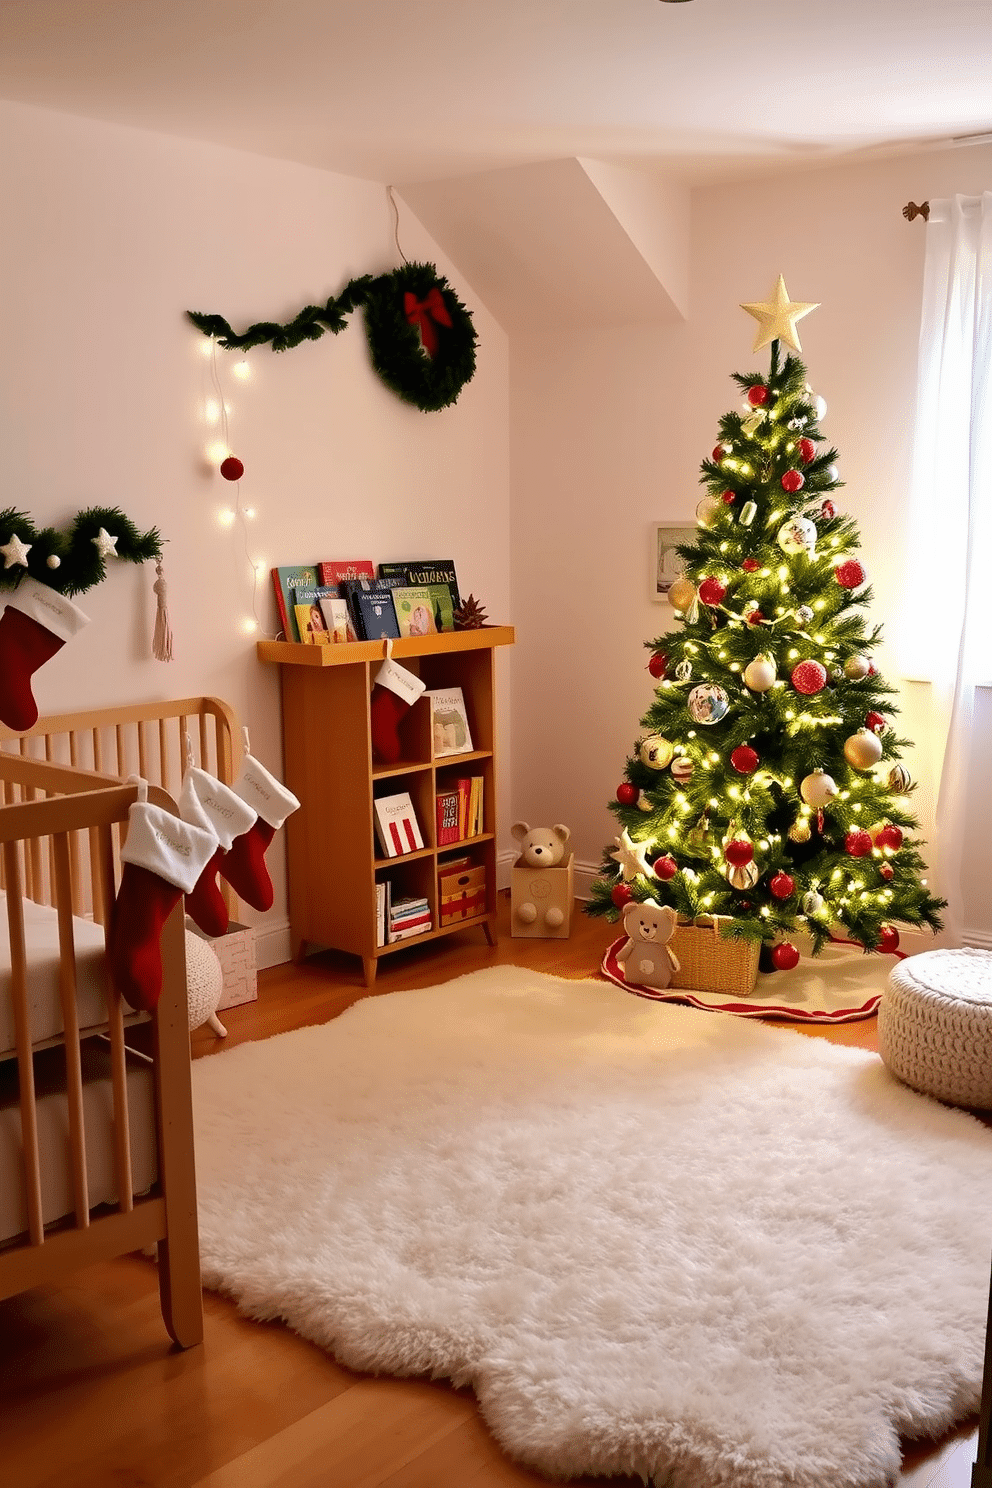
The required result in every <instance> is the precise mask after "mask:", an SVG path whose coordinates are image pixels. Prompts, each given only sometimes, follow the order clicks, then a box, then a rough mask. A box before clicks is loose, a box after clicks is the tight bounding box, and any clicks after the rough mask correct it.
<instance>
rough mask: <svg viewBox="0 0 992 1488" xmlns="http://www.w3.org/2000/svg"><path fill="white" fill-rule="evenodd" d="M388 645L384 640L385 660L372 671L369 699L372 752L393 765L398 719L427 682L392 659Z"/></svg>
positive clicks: (396, 756) (396, 755)
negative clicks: (373, 678) (372, 681)
mask: <svg viewBox="0 0 992 1488" xmlns="http://www.w3.org/2000/svg"><path fill="white" fill-rule="evenodd" d="M392 649H393V645H392V641H389V640H387V642H386V660H385V661H384V662H383V664H382V666H381V667H380V668H379V670H378V671H377V672H376V674H375V686H374V687H373V689H372V701H371V703H370V718H371V727H372V753H373V754H374V755H375V757H376V759H377V760H379V761H381V763H382V764H384V765H395V764H396V762H397V760H398V759H399V758H400V755H401V752H402V746H401V745H400V736H399V728H398V725H399V721H400V719H401V718H402V717H403V716H404V714H405V713H406V712H407V710H408V709H409V708H410V707H411V706H412V704H413V703H415V702H416V701H417V699H418V698H419V697H420V695H421V693H422V692H423V690H424V688H425V687H426V685H427V684H426V683H425V682H421V680H420V678H419V677H417V676H415V675H414V673H413V672H410V671H407V669H406V667H403V666H400V664H399V662H397V661H394V660H393V658H392Z"/></svg>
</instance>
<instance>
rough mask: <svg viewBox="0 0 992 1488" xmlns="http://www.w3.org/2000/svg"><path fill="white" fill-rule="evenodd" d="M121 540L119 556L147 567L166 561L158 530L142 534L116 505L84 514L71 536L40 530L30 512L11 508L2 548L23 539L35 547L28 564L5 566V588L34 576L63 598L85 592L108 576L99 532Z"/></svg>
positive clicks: (1, 533) (1, 528) (3, 521)
mask: <svg viewBox="0 0 992 1488" xmlns="http://www.w3.org/2000/svg"><path fill="white" fill-rule="evenodd" d="M101 528H102V529H103V530H104V532H106V533H108V534H109V536H111V537H116V539H117V546H116V549H115V556H116V557H117V558H120V559H123V560H124V561H125V562H126V563H146V562H147V561H148V560H149V559H150V558H161V556H162V539H161V537H160V535H159V532H158V528H157V527H153V528H152V529H151V531H150V532H139V531H138V529H137V527H135V525H134V523H133V522H132V521H131V520H130V519H129V518H128V517H126V516H125V514H124V513H123V512H122V511H121V510H120V508H119V507H116V506H90V507H87V508H86V510H85V511H81V512H80V513H79V514H78V515H77V516H76V518H75V519H74V521H73V523H72V525H71V526H70V527H69V529H68V531H67V532H58V531H56V529H55V528H54V527H44V528H38V527H36V526H35V525H34V523H33V522H32V520H31V518H30V517H29V516H28V515H27V513H26V512H22V511H16V510H15V509H14V508H13V507H12V506H11V507H7V508H6V510H4V511H0V547H3V546H5V545H6V544H7V543H9V542H10V541H11V539H12V538H15V537H16V538H18V539H19V540H20V542H22V543H23V544H24V545H25V546H26V547H28V548H30V552H29V553H28V555H27V559H26V563H12V564H11V565H10V566H9V567H6V566H2V565H0V589H13V588H16V586H17V585H18V584H19V583H20V581H21V579H23V578H24V576H25V574H30V575H31V577H32V578H33V579H37V580H38V582H39V584H47V585H48V587H49V589H55V590H57V592H58V593H59V594H66V595H72V594H82V593H83V592H84V590H86V589H92V588H93V585H94V584H99V583H100V581H101V579H103V578H104V577H105V576H106V572H107V564H106V560H105V559H104V558H103V557H102V556H101V554H100V550H99V548H98V547H97V545H96V539H97V538H99V535H100V529H101Z"/></svg>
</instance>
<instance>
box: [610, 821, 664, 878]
mask: <svg viewBox="0 0 992 1488" xmlns="http://www.w3.org/2000/svg"><path fill="white" fill-rule="evenodd" d="M613 840H614V842H615V843H616V845H617V851H616V852H615V853H610V857H611V858H612V859H613V861H614V862H615V863H619V864H620V870H621V872H622V874H623V879H624V883H630V880H631V879H632V878H636V877H637V876H638V874H641V875H643V877H644V878H655V877H657V875H656V873H655V871H654V869H653V868H652V867H651V864H650V863H649V862H648V860H647V854H648V852H650V850H651V848H652V847H653V846H654V842H653V840H650V841H646V842H634V841H632V839H631V836H630V833H629V832H628V831H627V828H626V827H624V829H623V831H622V832H621V833H620V836H619V837H614V839H613Z"/></svg>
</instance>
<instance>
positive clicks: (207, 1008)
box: [186, 930, 227, 1038]
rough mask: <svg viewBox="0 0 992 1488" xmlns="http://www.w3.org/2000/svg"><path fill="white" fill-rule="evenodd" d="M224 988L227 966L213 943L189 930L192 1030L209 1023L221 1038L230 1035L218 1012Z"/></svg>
mask: <svg viewBox="0 0 992 1488" xmlns="http://www.w3.org/2000/svg"><path fill="white" fill-rule="evenodd" d="M223 991H224V970H223V967H222V966H221V964H220V962H219V961H218V959H217V952H216V951H215V950H214V948H213V946H212V945H211V944H210V943H209V941H206V940H204V939H203V938H202V936H199V935H195V934H194V933H193V931H192V930H187V931H186V1002H187V1005H188V1007H189V1031H190V1033H192V1032H193V1030H194V1028H199V1027H200V1026H201V1024H203V1023H208V1024H209V1025H210V1027H211V1028H212V1029H213V1031H214V1033H215V1034H216V1035H217V1037H218V1038H227V1029H226V1028H225V1027H224V1025H223V1023H222V1022H221V1021H220V1019H219V1018H218V1016H217V1004H218V1003H219V1002H220V999H221V993H222V992H223Z"/></svg>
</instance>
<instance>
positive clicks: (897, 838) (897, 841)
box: [875, 823, 902, 852]
mask: <svg viewBox="0 0 992 1488" xmlns="http://www.w3.org/2000/svg"><path fill="white" fill-rule="evenodd" d="M875 843H876V846H878V847H888V848H891V850H892V851H893V852H898V851H899V849H900V848H901V847H902V828H901V827H897V826H895V825H893V824H892V823H890V824H889V825H888V826H887V827H883V828H882V830H881V831H880V832H879V834H878V836H877V837H876V838H875Z"/></svg>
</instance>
